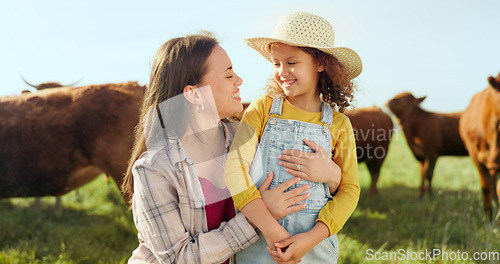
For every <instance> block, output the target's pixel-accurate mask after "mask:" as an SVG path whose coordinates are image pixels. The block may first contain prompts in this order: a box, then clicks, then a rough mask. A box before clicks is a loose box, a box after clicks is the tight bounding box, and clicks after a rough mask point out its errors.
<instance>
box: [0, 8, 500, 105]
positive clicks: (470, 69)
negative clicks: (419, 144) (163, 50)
mask: <svg viewBox="0 0 500 264" xmlns="http://www.w3.org/2000/svg"><path fill="white" fill-rule="evenodd" d="M499 10H500V1H496V0H482V1H472V0H470V1H464V0H442V1H439V0H434V1H431V0H405V1H396V0H381V1H369V0H365V1H361V0H352V1H327V0H325V1H315V0H308V1H303V0H302V1H296V0H290V1H261V0H254V1H245V2H244V1H241V2H237V1H153V0H144V1H127V0H122V1H107V0H99V1H97V0H87V1H70V0H65V1H56V0H45V1H31V0H2V1H1V2H0V32H1V38H2V41H1V42H0V47H1V48H0V79H1V83H0V96H4V95H15V94H19V93H20V92H21V91H22V90H23V89H26V88H27V86H26V85H25V84H24V83H23V81H22V80H21V77H20V74H22V75H23V76H24V78H25V79H26V80H28V81H29V82H31V83H35V84H38V83H42V82H47V81H58V82H61V83H71V82H75V81H78V80H80V79H82V81H81V82H80V84H79V85H87V84H101V83H109V82H122V81H138V82H139V83H141V84H147V81H148V78H149V67H150V61H151V59H152V57H153V55H154V53H155V51H156V49H157V48H158V47H159V46H160V45H161V44H162V43H163V42H165V41H166V40H168V39H170V38H172V37H178V36H183V35H186V34H188V33H196V32H197V31H199V30H209V31H214V32H216V33H217V35H218V37H219V39H220V40H221V46H222V47H223V48H225V49H226V51H227V52H228V54H229V57H230V58H231V59H232V62H233V65H234V68H235V72H236V73H237V74H238V75H240V76H241V77H242V78H243V81H244V82H243V85H242V86H241V94H242V99H243V101H251V100H253V99H255V98H256V97H257V96H259V95H261V94H262V88H263V86H264V83H265V80H266V79H267V78H269V77H270V76H271V72H272V66H271V64H270V63H269V62H267V61H266V60H265V59H264V58H262V57H260V55H259V54H258V53H257V52H255V51H254V50H252V49H250V48H248V47H246V46H245V44H244V43H243V41H242V39H243V38H247V37H256V36H270V35H271V33H272V31H273V28H274V26H275V25H276V23H277V22H278V20H279V19H280V18H281V17H282V16H284V15H285V14H287V13H289V12H292V11H308V12H312V13H315V14H317V15H320V16H322V17H324V18H326V19H327V20H329V21H330V23H331V24H332V25H333V28H334V30H335V34H336V36H335V37H336V39H335V46H345V47H349V48H352V49H353V50H355V51H356V52H357V53H358V54H359V55H360V56H361V59H362V61H363V72H362V73H361V75H360V76H359V77H358V78H357V79H356V80H357V82H358V85H359V91H358V92H357V93H356V96H355V97H356V100H357V106H358V107H363V106H371V105H377V106H382V105H383V104H384V102H386V101H387V100H388V99H390V98H392V97H393V96H394V95H396V94H398V93H400V92H403V91H411V92H412V93H413V94H414V95H415V96H417V97H419V96H427V99H426V100H425V101H424V103H423V107H424V108H426V109H428V110H432V111H439V112H452V111H460V110H463V109H465V107H467V105H468V104H469V101H470V98H471V97H472V95H473V94H475V93H477V92H479V91H481V90H483V89H484V88H486V86H487V81H486V78H487V77H488V76H490V75H494V76H496V75H497V74H498V73H499V72H500V34H498V32H499V26H500V15H499V13H498V12H499Z"/></svg>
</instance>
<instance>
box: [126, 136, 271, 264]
mask: <svg viewBox="0 0 500 264" xmlns="http://www.w3.org/2000/svg"><path fill="white" fill-rule="evenodd" d="M224 130H225V131H226V135H230V134H229V133H228V130H227V127H226V126H224ZM159 141H165V140H159ZM229 144H230V141H229V139H228V138H226V148H227V147H228V146H229ZM132 172H133V175H134V196H133V203H132V212H133V215H134V222H135V226H136V228H137V230H138V235H137V236H138V238H139V242H140V244H139V247H138V248H137V249H136V250H134V252H133V253H132V257H131V258H130V259H129V261H128V263H222V262H224V261H225V260H227V259H229V258H231V257H232V256H233V255H234V254H235V253H236V252H238V251H240V250H242V249H244V248H246V247H248V246H250V245H251V244H253V243H255V242H256V241H257V240H258V239H259V236H258V234H257V233H256V232H255V230H254V229H253V228H252V226H251V225H250V224H249V223H248V222H247V220H246V218H245V216H244V215H243V214H242V213H237V214H236V216H235V217H234V218H233V219H231V220H230V221H228V222H223V223H222V224H221V225H220V227H219V228H218V229H215V230H212V231H210V232H208V228H207V219H206V213H205V199H204V196H203V191H202V188H201V185H200V182H199V181H198V176H197V174H196V169H195V165H194V164H193V162H192V160H191V158H190V157H189V156H188V155H187V153H186V151H185V150H184V149H183V148H182V147H181V143H180V141H179V139H168V140H166V143H161V142H158V144H155V145H154V146H153V147H151V146H148V150H147V151H146V152H144V153H143V154H142V155H141V156H140V157H139V159H137V161H136V162H135V164H134V167H133V169H132ZM263 253H265V252H263ZM231 262H232V258H231Z"/></svg>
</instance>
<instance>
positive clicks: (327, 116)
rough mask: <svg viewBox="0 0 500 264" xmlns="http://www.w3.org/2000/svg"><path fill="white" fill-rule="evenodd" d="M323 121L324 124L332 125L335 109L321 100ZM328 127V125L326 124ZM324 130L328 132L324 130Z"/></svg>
mask: <svg viewBox="0 0 500 264" xmlns="http://www.w3.org/2000/svg"><path fill="white" fill-rule="evenodd" d="M321 123H323V126H324V125H327V126H328V127H330V126H332V124H333V109H332V107H331V106H330V105H329V104H327V103H325V102H321ZM324 128H325V129H326V127H325V126H324ZM323 132H326V131H325V130H323Z"/></svg>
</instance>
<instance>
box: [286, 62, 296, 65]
mask: <svg viewBox="0 0 500 264" xmlns="http://www.w3.org/2000/svg"><path fill="white" fill-rule="evenodd" d="M295 63H296V62H289V63H288V65H294V64H295Z"/></svg>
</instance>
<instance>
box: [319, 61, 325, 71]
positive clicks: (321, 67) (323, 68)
mask: <svg viewBox="0 0 500 264" xmlns="http://www.w3.org/2000/svg"><path fill="white" fill-rule="evenodd" d="M324 70H325V67H323V65H321V64H320V63H318V72H322V71H324Z"/></svg>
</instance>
